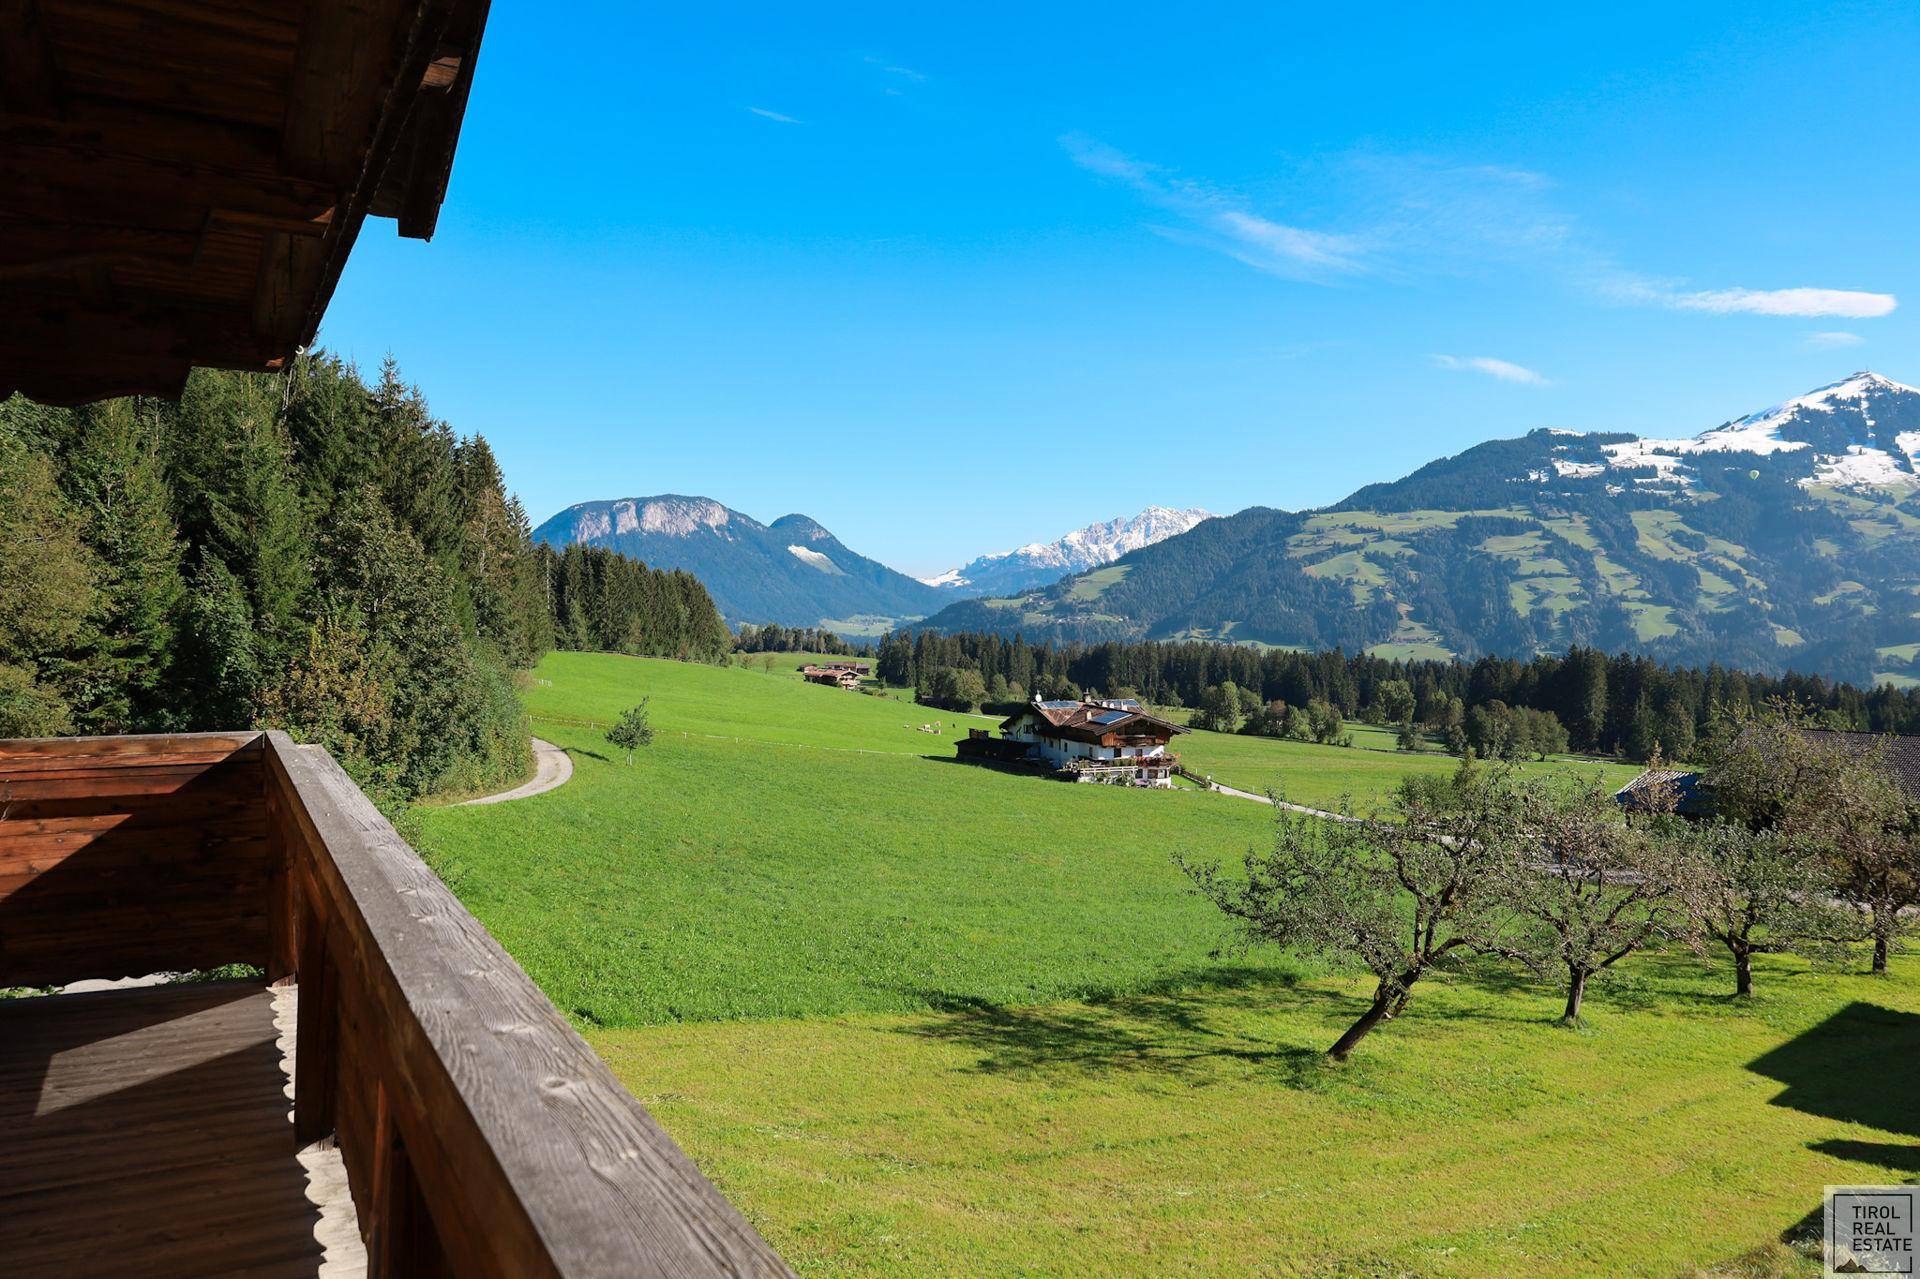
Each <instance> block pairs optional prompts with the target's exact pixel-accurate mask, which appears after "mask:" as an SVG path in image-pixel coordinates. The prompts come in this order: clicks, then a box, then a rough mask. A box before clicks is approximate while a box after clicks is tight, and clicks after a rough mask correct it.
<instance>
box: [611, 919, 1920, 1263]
mask: <svg viewBox="0 0 1920 1279" xmlns="http://www.w3.org/2000/svg"><path fill="white" fill-rule="evenodd" d="M1917 977H1920V965H1915V964H1913V963H1911V962H1907V963H1903V964H1901V965H1900V967H1899V970H1898V971H1897V972H1896V974H1895V975H1894V977H1893V978H1892V979H1891V980H1873V979H1868V978H1862V977H1839V978H1836V977H1832V976H1819V977H1814V976H1810V975H1808V974H1807V973H1806V972H1805V971H1804V970H1801V969H1797V968H1795V967H1794V966H1792V965H1781V964H1769V965H1767V966H1766V968H1765V969H1764V970H1763V971H1762V972H1761V974H1760V989H1761V993H1760V995H1759V997H1758V998H1757V999H1756V1000H1755V1001H1754V1002H1753V1004H1752V1005H1751V1006H1750V1007H1745V1008H1741V1007H1736V1006H1734V1005H1733V1003H1732V1001H1731V1000H1730V999H1729V998H1728V997H1727V996H1726V994H1725V993H1724V992H1725V990H1726V988H1727V984H1726V981H1725V979H1724V975H1723V974H1704V973H1702V972H1701V971H1700V970H1699V968H1698V965H1697V964H1696V963H1695V961H1693V960H1691V959H1690V958H1684V959H1683V958H1678V957H1666V958H1662V959H1658V960H1654V961H1650V962H1645V963H1641V964H1638V965H1636V966H1635V967H1634V968H1633V969H1632V970H1631V972H1630V978H1631V980H1632V983H1633V985H1632V986H1631V987H1630V988H1627V989H1620V988H1615V989H1611V990H1602V991H1601V992H1599V995H1598V997H1597V998H1596V999H1595V1000H1594V1005H1595V1006H1594V1009H1593V1025H1592V1029H1590V1030H1587V1031H1566V1030H1562V1029H1559V1028H1558V1027H1556V1026H1554V1025H1552V1024H1551V1019H1552V1018H1553V1017H1554V1016H1555V1015H1556V1014H1557V1012H1558V1003H1557V1000H1556V998H1555V996H1554V995H1553V994H1552V993H1551V992H1544V991H1537V990H1532V989H1522V990H1515V989H1512V988H1511V987H1510V986H1509V985H1508V984H1507V983H1506V982H1504V981H1501V980H1499V979H1498V978H1495V979H1494V980H1492V981H1490V982H1474V981H1470V980H1456V981H1453V982H1450V983H1447V984H1444V985H1437V986H1435V987H1433V988H1430V989H1427V990H1423V991H1421V992H1420V993H1419V995H1418V997H1417V998H1416V1000H1415V1001H1414V1003H1413V1005H1412V1006H1411V1007H1410V1008H1409V1010H1408V1012H1407V1013H1406V1014H1405V1015H1404V1016H1403V1017H1402V1018H1401V1019H1400V1020H1399V1021H1398V1022H1396V1023H1392V1024H1389V1025H1388V1026H1387V1027H1386V1028H1385V1029H1384V1030H1382V1031H1380V1032H1378V1033H1377V1034H1376V1035H1374V1036H1373V1037H1372V1038H1371V1039H1369V1040H1368V1041H1367V1042H1366V1043H1365V1044H1363V1045H1362V1047H1361V1050H1360V1051H1359V1052H1358V1053H1357V1054H1356V1056H1355V1058H1354V1059H1353V1060H1352V1061H1351V1062H1350V1063H1348V1064H1347V1065H1345V1066H1340V1067H1332V1066H1329V1065H1327V1064H1325V1063H1324V1062H1323V1061H1322V1060H1321V1059H1320V1057H1319V1051H1320V1050H1321V1049H1323V1048H1324V1047H1325V1046H1326V1044H1327V1043H1328V1042H1329V1041H1330V1040H1331V1039H1332V1038H1333V1037H1334V1036H1335V1035H1337V1034H1338V1032H1339V1030H1340V1029H1341V1028H1342V1027H1343V1026H1344V1023H1345V1022H1346V1021H1347V1020H1350V1019H1351V1017H1352V1016H1353V1015H1354V1013H1355V1012H1356V1011H1357V1009H1358V1007H1359V1006H1360V995H1361V993H1362V992H1361V988H1360V987H1359V985H1358V984H1356V983H1350V982H1344V981H1338V980H1326V979H1315V980H1307V981H1303V982H1298V983H1296V982H1294V981H1293V980H1292V978H1291V976H1290V975H1289V974H1286V973H1284V972H1275V971H1271V970H1255V971H1249V972H1236V971H1234V970H1231V969H1225V970H1216V971H1215V972H1214V973H1213V974H1212V977H1211V979H1210V980H1208V981H1206V982H1204V983H1202V984H1199V985H1196V986H1193V987H1191V988H1189V989H1187V990H1184V991H1181V992H1177V993H1168V994H1160V995H1140V996H1130V997H1126V998H1121V999H1116V1000H1111V1001H1105V1002H1100V1003H1086V1002H1075V1003H1062V1004H1053V1005H1048V1006H1044V1007H1029V1008H1001V1007H993V1006H979V1007H973V1008H965V1007H962V1008H956V1009H952V1010H947V1011H938V1012H926V1013H921V1014H916V1015H909V1016H899V1015H893V1016H879V1017H876V1016H853V1017H839V1018H829V1019H820V1020H809V1021H775V1022H753V1023H726V1024H706V1025H680V1026H658V1027H648V1028H643V1029H632V1030H611V1031H596V1032H593V1033H591V1034H590V1035H589V1039H590V1041H591V1042H592V1043H593V1045H594V1047H595V1049H596V1050H597V1051H598V1052H599V1053H600V1054H601V1055H602V1056H603V1057H604V1058H605V1059H606V1060H607V1061H608V1062H609V1063H610V1064H611V1065H612V1066H613V1068H614V1070H615V1072H616V1073H618V1074H619V1075H620V1077H621V1078H622V1079H623V1080H624V1081H625V1082H626V1083H627V1085H628V1086H629V1087H631V1088H632V1089H633V1090H634V1092H635V1093H636V1094H637V1095H638V1096H639V1097H640V1098H641V1099H642V1101H644V1102H645V1103H646V1105H647V1106H648V1107H649V1109H651V1110H652V1112H653V1113H654V1114H655V1115H656V1116H657V1117H658V1118H659V1119H660V1120H661V1122H662V1123H664V1124H665V1125H666V1126H667V1128H668V1129H669V1131H671V1132H672V1133H673V1134H674V1136H675V1138H676V1139H677V1140H679V1141H680V1142H681V1143H682V1145H683V1146H685V1148H686V1149H687V1150H688V1151H689V1152H690V1153H691V1154H692V1155H693V1157H694V1158H695V1160H697V1161H698V1162H699V1163H700V1165H701V1167H702V1168H704V1169H705V1170H706V1171H707V1172H708V1173H709V1175H711V1176H713V1177H714V1178H715V1179H716V1180H717V1181H718V1183H719V1184H720V1185H721V1187H722V1188H723V1189H724V1190H725V1191H726V1192H727V1194H728V1195H729V1196H730V1197H731V1198H733V1199H734V1201H735V1202H736V1203H738V1204H740V1205H741V1206H742V1207H743V1208H744V1209H745V1210H746V1212H747V1213H748V1214H749V1216H750V1217H752V1219H753V1220H754V1222H755V1223H756V1225H758V1226H759V1227H760V1229H761V1230H762V1231H763V1232H764V1233H765V1234H766V1235H767V1237H768V1239H769V1240H770V1241H771V1242H772V1243H773V1244H774V1245H775V1246H776V1247H777V1248H779V1249H780V1250H781V1252H782V1254H783V1255H785V1256H786V1257H787V1258H788V1259H789V1260H790V1261H791V1262H792V1263H794V1264H795V1266H796V1267H797V1268H798V1269H799V1270H800V1271H801V1272H802V1273H803V1274H807V1275H835V1276H839V1275H860V1276H883V1275H919V1274H926V1275H1088V1276H1093V1275H1100V1276H1107V1275H1151V1276H1162V1275H1219V1276H1238V1275H1269V1276H1280V1275H1286V1276H1295V1275H1301V1276H1317V1277H1322V1279H1332V1277H1333V1276H1342V1277H1345V1276H1382V1277H1384V1276H1394V1277H1400V1276H1458V1277H1459V1279H1483V1277H1485V1276H1515V1277H1518V1276H1528V1277H1529V1279H1531V1277H1532V1276H1554V1277H1565V1279H1586V1277H1589V1276H1621V1277H1623V1279H1625V1277H1634V1279H1638V1277H1640V1276H1674V1277H1678V1276H1684V1275H1692V1274H1695V1273H1698V1272H1700V1271H1704V1270H1708V1269H1709V1268H1712V1267H1716V1266H1719V1265H1722V1264H1725V1263H1728V1262H1730V1261H1732V1260H1733V1259H1735V1258H1741V1257H1744V1256H1745V1255H1746V1254H1754V1253H1758V1254H1761V1255H1762V1256H1763V1257H1764V1258H1765V1263H1764V1264H1761V1265H1757V1266H1755V1268H1754V1269H1753V1270H1749V1269H1747V1268H1746V1267H1745V1266H1733V1265H1728V1266H1727V1267H1726V1269H1725V1270H1715V1273H1725V1274H1748V1273H1760V1274H1766V1273H1775V1270H1774V1269H1773V1268H1774V1267H1775V1266H1778V1267H1779V1271H1778V1272H1779V1273H1791V1274H1809V1275H1817V1274H1818V1273H1819V1267H1818V1265H1817V1264H1810V1263H1809V1262H1808V1261H1807V1260H1806V1258H1805V1257H1804V1256H1796V1255H1795V1254H1794V1253H1792V1252H1790V1251H1788V1250H1787V1249H1785V1248H1782V1247H1780V1246H1779V1243H1778V1241H1779V1238H1780V1236H1781V1235H1782V1234H1784V1233H1788V1232H1792V1231H1794V1230H1795V1228H1796V1227H1797V1226H1798V1225H1799V1224H1800V1223H1802V1222H1803V1220H1804V1219H1805V1218H1806V1216H1807V1214H1809V1213H1811V1212H1816V1211H1817V1210H1818V1208H1819V1206H1820V1201H1821V1188H1822V1186H1824V1185H1826V1184H1830V1183H1849V1182H1871V1183H1878V1182H1896V1183H1897V1182H1903V1181H1911V1180H1913V1179H1914V1174H1915V1172H1916V1171H1920V1152H1916V1148H1915V1145H1914V1142H1915V1141H1916V1139H1920V1101H1917V1100H1916V1098H1915V1095H1914V1091H1913V1089H1912V1088H1911V1073H1912V1072H1911V1063H1912V1062H1913V1061H1914V1060H1915V1055H1916V1054H1920V1015H1916V1009H1917V1007H1920V1006H1917V1005H1916V1000H1915V998H1914V982H1915V979H1916V978H1917Z"/></svg>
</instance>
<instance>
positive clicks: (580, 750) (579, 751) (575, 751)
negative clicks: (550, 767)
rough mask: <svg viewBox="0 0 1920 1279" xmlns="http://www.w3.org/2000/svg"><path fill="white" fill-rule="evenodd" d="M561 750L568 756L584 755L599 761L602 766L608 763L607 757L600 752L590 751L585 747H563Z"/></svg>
mask: <svg viewBox="0 0 1920 1279" xmlns="http://www.w3.org/2000/svg"><path fill="white" fill-rule="evenodd" d="M560 750H561V752H562V753H563V754H566V755H582V756H585V757H586V758H588V759H597V760H599V761H600V762H601V763H602V764H605V763H607V762H608V760H607V757H606V756H605V755H602V754H601V753H600V752H599V751H590V750H588V749H587V748H586V747H584V746H562V747H561V748H560Z"/></svg>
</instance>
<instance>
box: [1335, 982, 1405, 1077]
mask: <svg viewBox="0 0 1920 1279" xmlns="http://www.w3.org/2000/svg"><path fill="white" fill-rule="evenodd" d="M1392 1013H1393V996H1392V995H1389V994H1387V993H1386V992H1385V991H1382V992H1381V993H1379V994H1377V995H1375V996H1374V997H1373V1004H1372V1006H1371V1007H1369V1008H1368V1009H1367V1011H1366V1012H1364V1013H1362V1014H1361V1015H1360V1020H1359V1021H1356V1022H1354V1023H1353V1025H1351V1026H1349V1027H1347V1033H1346V1034H1344V1035H1342V1036H1340V1038H1339V1039H1338V1040H1337V1041H1336V1042H1335V1043H1334V1045H1333V1047H1331V1048H1329V1049H1327V1056H1329V1057H1331V1058H1333V1059H1334V1060H1335V1061H1345V1060H1346V1059H1347V1054H1348V1053H1350V1052H1352V1051H1353V1046H1354V1045H1355V1044H1357V1043H1359V1042H1360V1041H1361V1040H1363V1039H1365V1038H1366V1037H1367V1033H1368V1032H1369V1031H1371V1030H1372V1029H1373V1028H1374V1027H1375V1026H1378V1025H1379V1024H1380V1023H1381V1022H1383V1021H1385V1020H1386V1019H1387V1018H1388V1017H1390V1016H1392Z"/></svg>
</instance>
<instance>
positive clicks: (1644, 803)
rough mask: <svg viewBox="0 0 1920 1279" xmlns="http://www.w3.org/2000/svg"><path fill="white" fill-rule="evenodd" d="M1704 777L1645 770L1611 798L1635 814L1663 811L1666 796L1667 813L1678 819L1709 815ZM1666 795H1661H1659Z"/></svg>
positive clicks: (1675, 772)
mask: <svg viewBox="0 0 1920 1279" xmlns="http://www.w3.org/2000/svg"><path fill="white" fill-rule="evenodd" d="M1705 780H1706V775H1705V774H1704V773H1693V772H1686V771H1684V770H1682V769H1677V768H1649V769H1647V770H1646V771H1645V772H1643V773H1641V774H1640V775H1639V776H1638V777H1636V778H1634V779H1633V780H1632V781H1630V782H1628V783H1627V784H1626V785H1625V786H1622V787H1621V788H1620V789H1619V790H1617V791H1615V792H1614V798H1615V799H1617V800H1619V801H1620V803H1622V804H1623V805H1625V806H1626V807H1628V808H1630V809H1634V810H1636V811H1640V810H1652V809H1655V808H1662V809H1663V811H1664V808H1663V805H1664V801H1665V798H1666V795H1670V796H1671V797H1672V800H1673V808H1672V810H1671V811H1673V812H1676V813H1680V814H1682V815H1692V814H1694V813H1705V812H1710V811H1712V808H1713V801H1712V799H1711V797H1710V796H1709V795H1708V794H1707V791H1706V786H1705ZM1663 791H1664V792H1666V795H1662V792H1663Z"/></svg>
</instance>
